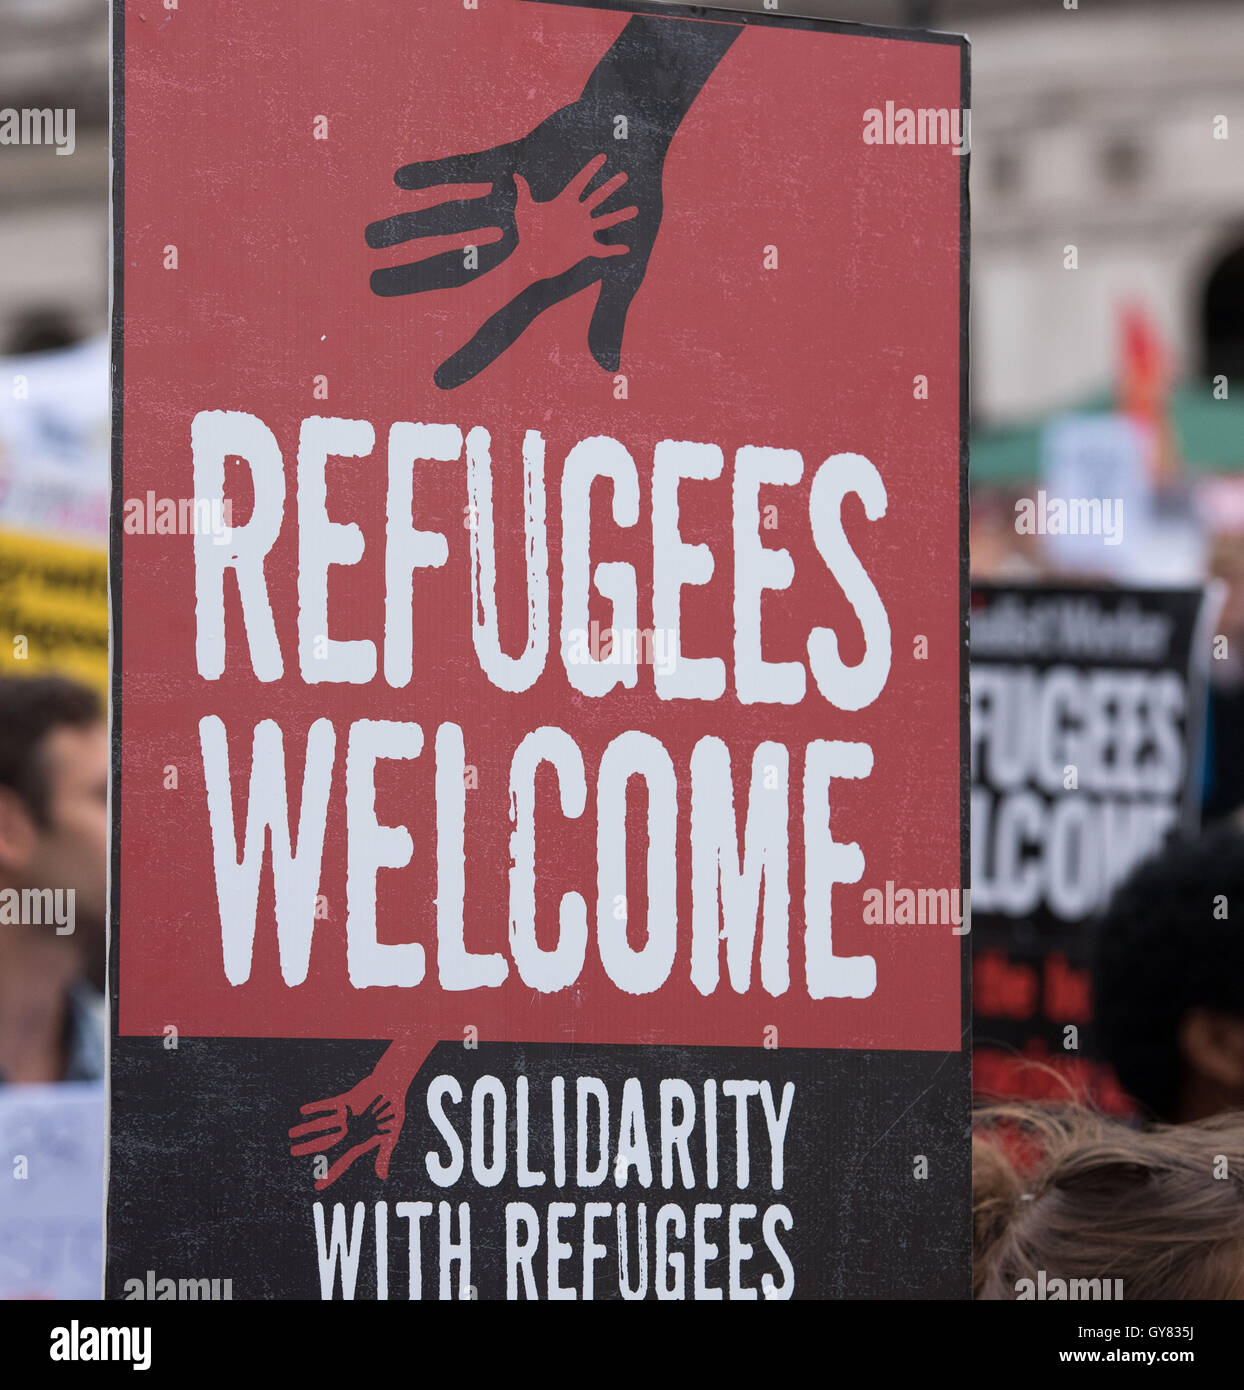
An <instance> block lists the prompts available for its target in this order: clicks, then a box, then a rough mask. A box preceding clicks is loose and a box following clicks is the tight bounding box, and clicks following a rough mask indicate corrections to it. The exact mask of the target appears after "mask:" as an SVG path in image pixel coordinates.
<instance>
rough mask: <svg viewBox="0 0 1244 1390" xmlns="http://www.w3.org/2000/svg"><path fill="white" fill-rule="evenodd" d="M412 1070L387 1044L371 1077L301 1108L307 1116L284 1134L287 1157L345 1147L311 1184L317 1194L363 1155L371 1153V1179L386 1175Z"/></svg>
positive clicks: (397, 1050)
mask: <svg viewBox="0 0 1244 1390" xmlns="http://www.w3.org/2000/svg"><path fill="white" fill-rule="evenodd" d="M413 1075H414V1068H413V1067H412V1066H411V1065H410V1064H409V1062H408V1060H407V1059H406V1057H405V1055H404V1054H403V1053H402V1052H401V1050H400V1049H399V1048H398V1045H397V1044H396V1043H394V1044H392V1045H391V1046H390V1047H389V1049H388V1051H386V1052H385V1054H384V1056H383V1057H382V1058H381V1059H380V1061H379V1062H378V1063H377V1064H376V1068H375V1070H374V1071H373V1072H371V1074H370V1075H368V1076H365V1077H364V1078H363V1080H362V1081H360V1082H359V1083H358V1084H357V1085H356V1086H352V1087H351V1088H350V1089H349V1090H348V1091H343V1092H342V1093H341V1094H340V1095H338V1096H332V1097H330V1098H329V1099H327V1100H316V1101H311V1102H309V1103H308V1104H307V1105H304V1106H301V1107H300V1109H299V1113H300V1114H301V1115H303V1116H305V1117H306V1118H305V1119H304V1120H303V1122H302V1123H301V1124H296V1125H294V1126H293V1128H292V1129H291V1130H290V1131H289V1138H290V1147H289V1152H290V1156H291V1157H293V1158H302V1157H304V1156H306V1155H307V1154H317V1153H326V1152H327V1151H328V1150H330V1149H333V1148H336V1147H337V1146H338V1145H339V1144H341V1143H342V1142H343V1141H344V1142H345V1143H346V1145H347V1148H346V1150H345V1152H344V1153H342V1154H341V1155H340V1156H339V1157H338V1158H336V1159H335V1160H334V1161H333V1163H332V1165H331V1167H330V1168H329V1169H328V1171H327V1173H325V1175H324V1176H323V1177H322V1178H319V1179H317V1180H316V1184H315V1190H316V1191H317V1192H322V1191H323V1190H324V1189H325V1188H326V1187H331V1186H332V1184H333V1183H335V1182H336V1181H337V1179H338V1178H339V1177H340V1176H341V1175H342V1173H344V1172H345V1171H346V1169H347V1168H349V1167H350V1166H351V1164H353V1163H354V1161H355V1160H356V1159H359V1158H361V1157H362V1156H363V1155H364V1154H366V1153H371V1152H372V1151H374V1152H375V1155H376V1159H375V1164H376V1176H377V1177H378V1178H381V1179H384V1178H387V1177H388V1176H389V1160H390V1159H391V1158H392V1156H393V1150H394V1149H395V1148H396V1147H397V1141H398V1139H399V1138H400V1137H401V1133H402V1125H403V1124H404V1122H405V1119H406V1091H407V1089H408V1087H409V1086H410V1082H411V1079H412V1077H413Z"/></svg>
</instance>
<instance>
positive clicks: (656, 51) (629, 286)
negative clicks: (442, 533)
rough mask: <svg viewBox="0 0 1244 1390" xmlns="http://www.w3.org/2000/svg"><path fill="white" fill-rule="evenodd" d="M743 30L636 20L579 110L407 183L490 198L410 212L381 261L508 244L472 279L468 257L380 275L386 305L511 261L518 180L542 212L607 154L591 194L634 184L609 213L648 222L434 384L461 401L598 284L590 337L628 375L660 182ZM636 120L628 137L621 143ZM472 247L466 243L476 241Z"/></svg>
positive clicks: (556, 282)
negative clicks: (406, 248)
mask: <svg viewBox="0 0 1244 1390" xmlns="http://www.w3.org/2000/svg"><path fill="white" fill-rule="evenodd" d="M741 28H742V25H741V24H732V23H722V22H711V23H710V22H699V21H694V20H684V19H667V18H657V17H653V16H650V15H637V16H635V17H633V18H632V19H631V20H630V21H629V22H628V23H627V25H626V27H625V28H624V29H623V31H622V33H621V34H620V35H619V36H618V38H617V40H616V42H615V43H614V44H613V46H612V47H611V48H610V49H609V51H608V52H607V53H606V54H605V55H604V57H603V58H602V59H601V60H600V62H599V63H598V64H597V66H596V69H595V70H594V72H593V73H592V75H591V77H590V78H589V79H588V82H587V85H586V86H585V87H584V89H583V92H582V95H581V96H580V97H579V98H578V100H577V101H574V102H572V103H571V104H570V105H568V106H563V107H562V108H561V109H560V110H557V111H554V112H553V114H552V115H550V116H549V117H547V118H546V119H545V120H543V121H542V122H541V123H540V124H539V125H538V126H536V128H535V129H534V130H533V131H531V133H530V134H529V135H526V136H524V137H523V138H522V139H519V140H513V141H510V142H509V143H508V144H504V145H495V146H493V147H492V148H491V149H488V150H481V151H479V152H478V153H475V154H458V155H449V156H447V157H445V158H442V159H430V160H423V161H421V162H419V163H416V164H408V165H406V166H404V167H403V168H401V169H399V170H398V171H397V173H396V174H395V175H394V182H395V183H396V184H397V185H398V187H399V188H406V189H429V188H434V187H441V186H445V185H454V184H491V185H492V189H491V191H490V192H489V193H487V194H485V195H483V196H481V197H473V198H457V199H450V200H449V201H445V202H441V203H438V204H436V205H435V206H433V207H429V208H425V209H423V210H421V211H417V212H406V213H399V214H397V215H396V216H393V217H387V218H384V219H383V220H382V221H379V222H373V223H372V224H371V225H370V226H369V227H368V228H367V244H368V245H369V246H371V247H373V248H382V247H390V246H397V245H399V244H404V243H406V242H415V243H418V241H420V240H421V239H423V238H427V237H440V236H448V235H458V236H459V237H460V239H461V236H462V234H469V233H471V232H474V231H481V232H483V231H486V230H487V229H490V228H491V229H497V228H499V229H500V230H501V233H502V235H501V237H500V239H499V240H496V239H494V238H495V230H494V234H493V237H481V240H480V243H479V245H478V253H477V254H478V264H477V265H476V266H472V267H470V268H468V265H467V262H466V258H465V257H464V256H463V254H462V251H461V250H460V249H459V250H451V251H445V252H441V253H440V254H434V255H430V256H426V257H424V258H423V259H421V260H416V261H413V262H411V263H409V264H407V265H400V266H392V267H387V268H385V269H383V270H377V271H375V272H374V273H373V275H372V277H371V287H372V290H373V291H374V292H375V293H376V294H378V295H399V294H419V293H422V292H424V291H427V290H440V289H449V288H452V287H455V286H460V285H465V284H468V283H469V282H471V281H472V280H475V279H477V278H478V277H479V276H481V275H485V274H487V272H488V271H490V270H492V269H493V268H494V267H495V266H497V265H499V264H500V263H501V262H502V261H503V260H505V259H506V258H507V257H508V256H510V255H511V254H512V253H513V252H514V250H515V248H516V246H517V244H518V228H517V224H516V221H515V203H516V199H517V190H516V186H515V183H514V178H515V175H521V176H522V177H523V178H524V179H525V180H526V181H527V183H528V184H529V185H530V189H531V193H532V196H533V197H534V198H535V199H536V200H537V201H538V202H547V201H549V200H550V199H552V198H554V197H556V196H557V195H558V194H559V193H561V192H562V190H563V189H565V188H566V187H567V185H568V184H569V183H570V182H571V180H572V179H573V178H574V177H575V176H576V175H577V174H579V173H580V171H581V170H582V169H583V168H584V167H585V166H586V165H587V164H588V163H589V162H590V161H591V160H592V159H593V158H594V157H597V156H599V154H600V152H601V151H606V152H607V158H606V160H605V161H604V163H603V164H602V165H601V167H600V168H599V169H598V170H597V172H596V173H595V175H594V176H593V178H592V181H591V183H590V184H589V185H588V187H587V189H586V190H585V196H586V197H588V198H590V197H591V195H592V194H593V193H594V192H595V191H596V190H597V189H599V188H600V187H601V186H602V185H603V184H605V183H606V182H607V181H608V180H610V179H611V178H616V176H617V175H619V174H622V173H624V174H625V175H626V176H627V177H626V181H625V184H624V185H622V184H619V185H618V187H617V188H616V189H615V192H614V193H613V194H611V195H610V196H609V197H608V198H607V199H605V200H604V201H603V203H601V204H600V206H599V208H598V212H599V213H601V214H609V213H612V212H615V211H619V210H621V209H622V207H623V206H624V205H634V206H635V207H636V208H637V209H638V213H637V215H635V216H634V217H633V218H631V219H630V220H627V221H625V222H622V223H620V224H619V225H616V226H613V227H610V228H608V229H607V230H605V231H602V232H600V233H598V234H597V237H596V239H597V241H598V242H600V243H601V244H602V245H618V244H625V246H626V247H627V248H628V253H627V254H625V255H611V256H608V257H604V256H597V255H587V256H584V257H582V258H581V259H580V260H578V261H577V263H575V264H574V265H572V266H570V267H569V268H568V269H565V270H563V271H561V272H560V273H558V274H556V275H554V276H552V277H550V278H547V279H541V280H535V281H533V282H532V283H530V284H529V285H527V286H526V287H525V288H524V289H523V290H521V291H520V292H519V293H518V294H517V295H516V296H515V297H514V298H513V299H511V300H510V301H509V302H508V303H507V304H505V305H504V307H502V308H501V309H500V310H499V311H497V312H496V313H494V314H493V315H492V316H491V317H490V318H489V319H488V321H487V322H486V323H485V324H484V325H483V326H482V327H481V328H480V329H479V331H478V332H477V333H476V334H475V336H474V337H473V338H472V339H471V340H470V342H468V343H467V344H466V345H465V346H464V347H462V348H460V349H459V350H458V351H457V352H455V353H454V354H453V356H451V357H450V358H448V359H447V360H446V361H445V362H443V363H442V364H441V366H440V367H439V368H438V369H437V371H436V373H435V377H434V379H435V381H436V384H437V385H438V386H440V387H442V388H445V389H449V388H452V387H454V386H460V385H461V384H462V383H463V382H465V381H469V380H470V379H471V378H472V377H474V376H476V375H477V374H478V373H479V372H481V371H483V370H484V368H485V367H487V366H488V365H489V364H490V363H492V362H493V361H495V360H496V358H497V357H498V356H500V354H501V353H503V352H504V351H505V350H506V349H507V348H508V347H510V346H511V345H512V344H513V343H514V341H515V340H516V339H517V338H518V336H519V335H520V334H521V333H522V332H523V331H524V330H525V329H526V328H527V327H528V325H529V324H530V323H531V322H532V321H533V320H534V319H535V318H536V317H537V315H539V314H541V313H543V312H544V310H545V309H547V308H549V307H550V306H551V305H553V304H557V303H559V302H560V301H561V300H563V299H566V298H568V297H569V296H571V295H573V294H577V293H578V292H579V291H580V290H582V289H585V288H586V287H587V286H588V285H590V284H593V283H594V282H596V281H597V280H599V281H601V282H602V284H601V289H600V296H599V298H598V300H597V303H596V308H595V310H594V311H593V314H592V321H591V326H590V328H589V330H588V346H589V347H590V349H591V352H592V356H593V357H594V358H595V359H596V361H597V362H598V363H599V364H600V366H601V367H603V368H604V369H605V370H606V371H611V372H612V371H616V370H617V368H618V366H619V363H620V360H621V352H622V335H623V331H624V329H625V327H626V315H627V311H628V310H629V308H630V305H631V301H632V300H633V299H634V297H635V293H636V291H637V290H638V289H639V286H640V284H641V282H642V281H643V278H644V273H645V270H646V269H647V265H648V257H649V255H650V254H651V252H652V247H653V244H654V242H655V241H656V236H657V232H658V230H659V228H660V225H661V213H662V195H661V174H662V170H663V168H664V164H665V156H666V152H667V151H668V149H669V145H670V141H671V140H672V139H673V137H674V133H675V131H677V129H678V126H679V124H680V123H681V121H682V119H683V117H684V116H685V115H686V114H687V112H688V110H689V109H690V108H691V105H692V103H693V102H694V101H695V98H696V97H697V96H698V95H699V92H700V89H701V88H702V87H703V86H704V83H705V82H706V81H707V80H708V78H709V76H710V74H711V73H712V71H713V69H714V68H715V67H716V66H717V64H718V63H719V62H720V61H721V58H722V56H723V55H724V54H725V52H726V50H727V49H728V48H729V47H730V45H731V44H732V43H733V42H734V40H735V39H736V38H737V37H738V34H739V32H740V30H741ZM622 120H624V121H625V133H626V138H625V139H620V138H617V137H618V135H619V133H620V132H621V130H622V129H623V125H622ZM463 244H464V245H465V244H467V242H466V241H464V242H463Z"/></svg>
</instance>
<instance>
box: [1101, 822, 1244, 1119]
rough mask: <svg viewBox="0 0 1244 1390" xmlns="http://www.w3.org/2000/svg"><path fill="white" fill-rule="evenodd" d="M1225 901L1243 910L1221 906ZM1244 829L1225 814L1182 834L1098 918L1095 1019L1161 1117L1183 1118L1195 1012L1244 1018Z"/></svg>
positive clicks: (1142, 1097) (1123, 1072)
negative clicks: (1187, 1038) (1183, 1046)
mask: <svg viewBox="0 0 1244 1390" xmlns="http://www.w3.org/2000/svg"><path fill="white" fill-rule="evenodd" d="M1219 898H1222V899H1224V900H1225V902H1226V903H1228V904H1229V905H1230V906H1231V907H1232V908H1234V909H1235V912H1236V914H1237V917H1236V919H1234V920H1228V919H1227V918H1226V915H1225V911H1223V912H1216V907H1217V906H1218V904H1217V903H1216V899H1219ZM1242 911H1244V828H1241V827H1240V826H1239V825H1236V824H1234V823H1233V822H1231V821H1224V822H1222V823H1221V824H1219V825H1216V826H1215V827H1214V828H1213V829H1212V830H1209V831H1208V832H1206V833H1205V834H1204V835H1202V836H1201V837H1200V838H1199V839H1195V840H1188V839H1176V840H1173V841H1171V842H1170V843H1169V844H1168V845H1167V846H1166V848H1165V849H1163V850H1162V851H1160V852H1159V853H1158V854H1157V855H1155V856H1154V857H1153V858H1151V859H1148V860H1146V861H1145V862H1144V863H1143V864H1141V865H1140V866H1139V867H1138V868H1136V869H1135V870H1133V872H1132V873H1131V875H1130V876H1129V877H1128V878H1127V879H1126V880H1125V881H1124V882H1123V883H1122V884H1121V885H1120V887H1119V889H1118V891H1117V892H1116V893H1115V895H1114V898H1113V900H1112V901H1111V903H1110V906H1109V907H1108V909H1107V910H1106V913H1105V915H1104V916H1103V917H1102V919H1101V921H1100V922H1099V924H1098V927H1097V932H1096V940H1095V945H1094V960H1093V993H1094V1020H1095V1026H1096V1030H1097V1037H1098V1040H1099V1045H1100V1047H1101V1049H1102V1051H1103V1052H1104V1054H1105V1055H1106V1057H1107V1058H1108V1059H1109V1061H1110V1062H1111V1063H1112V1064H1113V1066H1114V1069H1115V1071H1116V1072H1117V1073H1118V1077H1119V1080H1120V1081H1121V1082H1122V1083H1123V1085H1124V1087H1125V1088H1126V1089H1127V1090H1128V1091H1130V1092H1131V1094H1132V1095H1133V1096H1135V1098H1136V1099H1137V1100H1138V1101H1140V1102H1141V1104H1142V1105H1143V1106H1145V1107H1146V1109H1147V1110H1148V1111H1149V1112H1150V1113H1151V1114H1152V1115H1153V1116H1155V1117H1156V1118H1158V1119H1162V1120H1172V1119H1174V1118H1175V1109H1176V1104H1177V1102H1178V1099H1179V1087H1180V1081H1181V1078H1182V1074H1183V1063H1182V1061H1181V1057H1180V1050H1179V1026H1180V1024H1181V1023H1182V1022H1183V1019H1184V1017H1185V1015H1186V1014H1187V1013H1188V1011H1189V1010H1190V1009H1194V1008H1197V1007H1202V1008H1207V1009H1217V1010H1221V1011H1222V1012H1224V1013H1232V1014H1238V1015H1239V1016H1240V1017H1241V1018H1244V932H1242V931H1241V930H1240V922H1239V920H1238V917H1239V914H1240V913H1241V912H1242Z"/></svg>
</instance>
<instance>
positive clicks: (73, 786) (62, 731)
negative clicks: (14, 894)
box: [0, 676, 109, 977]
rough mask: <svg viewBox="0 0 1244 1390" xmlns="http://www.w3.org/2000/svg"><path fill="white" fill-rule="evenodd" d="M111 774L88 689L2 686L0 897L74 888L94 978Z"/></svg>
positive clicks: (44, 679)
mask: <svg viewBox="0 0 1244 1390" xmlns="http://www.w3.org/2000/svg"><path fill="white" fill-rule="evenodd" d="M108 766H109V761H108V735H107V730H106V727H105V724H104V716H103V710H102V707H101V703H100V699H99V697H98V695H96V693H95V692H94V691H93V690H91V689H89V688H87V687H86V686H83V685H79V684H78V683H77V682H76V681H71V680H66V679H64V678H63V677H59V676H34V677H23V678H13V677H0V888H15V889H18V890H19V891H20V890H23V889H32V890H37V891H41V890H43V889H51V890H53V892H55V891H56V890H58V889H72V890H73V894H74V897H73V899H72V901H73V904H74V906H73V912H74V936H76V937H77V940H76V942H73V944H76V945H77V946H78V947H79V949H80V950H82V951H83V952H84V953H85V954H86V955H87V956H88V960H87V962H86V963H87V965H88V967H89V968H90V969H91V971H92V973H93V974H96V975H97V977H102V944H103V936H104V923H105V918H106V885H107V869H108ZM38 930H40V931H42V932H45V933H46V932H50V931H53V930H54V929H53V928H52V927H48V926H40V927H39V928H38ZM65 939H66V940H70V939H71V938H69V937H66V938H65ZM96 957H98V959H96Z"/></svg>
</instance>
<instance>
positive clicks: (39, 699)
mask: <svg viewBox="0 0 1244 1390" xmlns="http://www.w3.org/2000/svg"><path fill="white" fill-rule="evenodd" d="M102 719H103V708H102V706H101V703H100V699H99V696H98V695H97V694H96V693H95V691H93V690H92V689H91V688H90V687H89V686H85V685H80V684H79V683H78V682H77V681H74V680H68V679H67V678H66V677H64V676H26V677H20V678H15V677H11V676H0V787H8V788H10V789H11V790H13V791H14V792H16V793H17V795H18V796H19V797H20V798H21V800H22V802H23V803H24V804H25V806H26V807H27V809H28V810H29V811H30V814H31V815H32V816H33V817H34V819H35V820H36V822H37V823H38V824H39V825H41V826H46V825H47V824H48V794H49V788H48V777H47V765H46V762H45V760H44V756H43V754H44V748H43V743H44V740H45V739H46V738H47V736H48V735H49V734H50V733H52V732H54V731H55V730H56V729H60V728H64V727H69V728H75V729H84V728H88V727H89V726H90V725H92V724H98V723H99V722H100V721H101V720H102Z"/></svg>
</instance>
